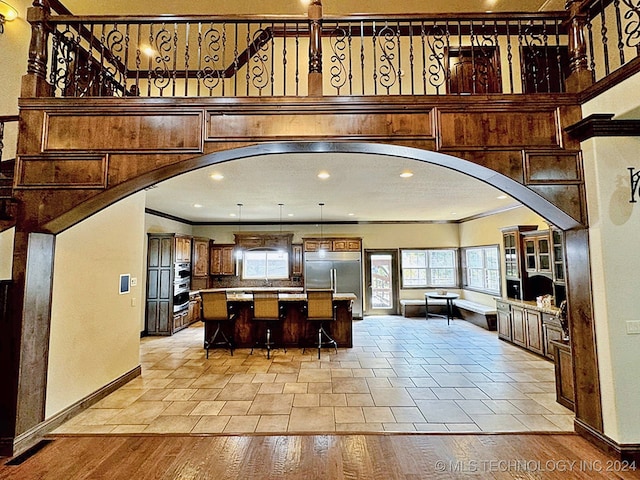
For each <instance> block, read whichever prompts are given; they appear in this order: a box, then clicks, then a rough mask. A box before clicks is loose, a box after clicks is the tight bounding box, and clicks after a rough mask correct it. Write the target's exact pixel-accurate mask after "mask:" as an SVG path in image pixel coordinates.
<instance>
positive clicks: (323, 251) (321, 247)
mask: <svg viewBox="0 0 640 480" xmlns="http://www.w3.org/2000/svg"><path fill="white" fill-rule="evenodd" d="M318 205H319V206H320V248H319V249H318V255H320V257H321V258H323V257H324V256H325V254H326V253H327V252H326V251H325V249H324V245H323V239H324V235H323V224H324V217H323V207H324V203H323V202H320V203H319V204H318Z"/></svg>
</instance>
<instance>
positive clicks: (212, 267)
mask: <svg viewBox="0 0 640 480" xmlns="http://www.w3.org/2000/svg"><path fill="white" fill-rule="evenodd" d="M234 251H235V245H222V244H221V245H214V244H212V245H211V248H210V251H209V255H210V258H209V273H210V274H211V275H218V276H220V275H235V273H236V272H235V262H234V258H233V255H234Z"/></svg>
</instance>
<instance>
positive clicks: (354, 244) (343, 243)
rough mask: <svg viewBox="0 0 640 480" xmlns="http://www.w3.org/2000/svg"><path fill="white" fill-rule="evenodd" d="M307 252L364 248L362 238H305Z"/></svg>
mask: <svg viewBox="0 0 640 480" xmlns="http://www.w3.org/2000/svg"><path fill="white" fill-rule="evenodd" d="M303 245H304V251H305V252H318V251H320V250H324V251H326V252H359V251H361V250H362V239H361V238H305V239H303Z"/></svg>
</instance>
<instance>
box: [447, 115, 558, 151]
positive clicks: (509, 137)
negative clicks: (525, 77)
mask: <svg viewBox="0 0 640 480" xmlns="http://www.w3.org/2000/svg"><path fill="white" fill-rule="evenodd" d="M438 122H439V125H440V131H439V134H440V149H441V150H446V149H448V148H451V149H456V150H460V149H466V148H474V147H475V148H492V147H493V148H513V147H522V148H525V147H559V146H560V137H559V128H558V125H557V118H556V114H555V111H535V110H532V111H526V112H519V111H513V112H459V111H456V112H451V111H440V112H439V118H438Z"/></svg>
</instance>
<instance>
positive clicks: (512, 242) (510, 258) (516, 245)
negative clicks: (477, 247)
mask: <svg viewBox="0 0 640 480" xmlns="http://www.w3.org/2000/svg"><path fill="white" fill-rule="evenodd" d="M537 228H538V226H537V225H517V226H513V227H508V228H504V229H502V241H503V248H504V252H503V255H504V266H505V270H504V273H505V282H506V290H507V291H506V293H507V297H509V298H517V299H524V298H526V296H525V294H526V291H525V289H526V281H525V280H526V278H525V277H524V275H523V272H524V271H525V268H524V264H525V258H524V252H523V248H522V242H521V238H520V237H521V234H522V233H523V232H528V231H533V230H536V229H537Z"/></svg>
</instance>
